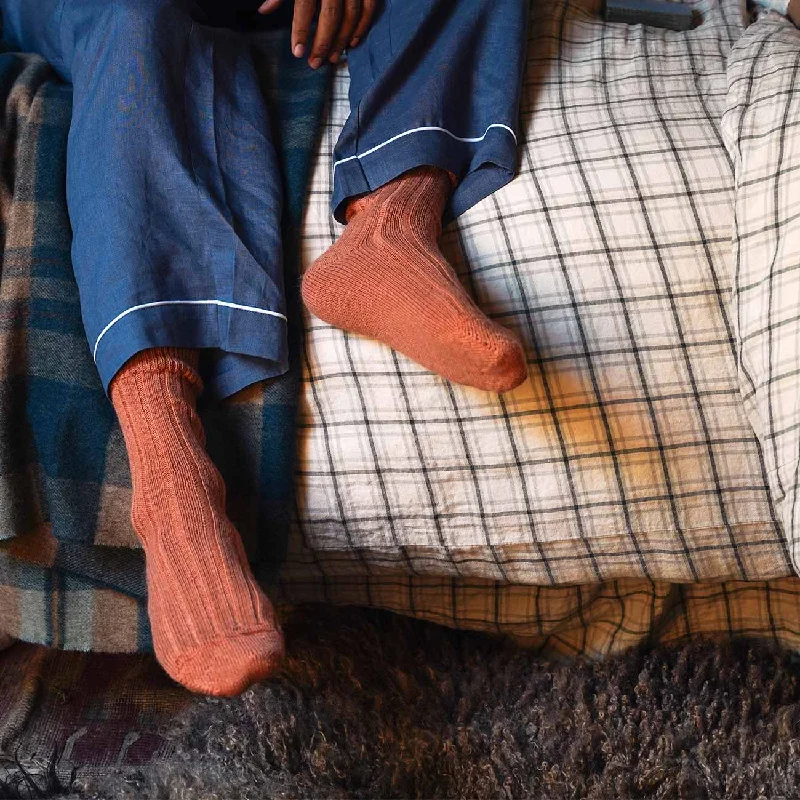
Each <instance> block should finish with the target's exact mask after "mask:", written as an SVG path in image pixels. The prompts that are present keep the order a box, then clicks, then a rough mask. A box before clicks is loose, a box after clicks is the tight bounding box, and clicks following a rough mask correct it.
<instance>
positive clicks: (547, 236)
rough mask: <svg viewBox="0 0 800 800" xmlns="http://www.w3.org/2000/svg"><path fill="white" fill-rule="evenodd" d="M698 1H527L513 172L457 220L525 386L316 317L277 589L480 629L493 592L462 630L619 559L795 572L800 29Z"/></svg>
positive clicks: (339, 104)
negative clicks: (622, 19)
mask: <svg viewBox="0 0 800 800" xmlns="http://www.w3.org/2000/svg"><path fill="white" fill-rule="evenodd" d="M698 9H699V10H700V11H701V13H702V15H703V24H702V25H701V26H700V27H698V28H697V29H695V30H693V31H691V32H688V33H673V32H666V31H662V30H658V29H654V28H642V27H641V26H636V27H628V26H625V25H619V24H613V25H612V24H606V23H604V22H603V21H602V20H601V19H600V18H599V14H598V13H597V9H596V7H595V6H594V5H591V4H590V3H589V2H581V1H579V2H572V3H569V4H565V3H563V2H541V3H539V2H537V3H534V4H533V6H532V19H531V28H530V41H529V52H528V72H527V79H526V83H525V89H524V97H523V113H524V120H523V132H524V142H523V144H522V146H521V148H520V167H519V176H518V177H517V178H516V180H515V181H514V182H513V183H512V184H511V185H509V186H508V187H507V188H505V189H503V190H502V191H500V192H498V193H497V194H495V195H494V196H492V197H490V198H488V199H487V200H486V201H484V202H482V203H481V204H480V205H478V206H477V207H475V208H473V209H472V210H470V211H469V212H468V213H467V214H465V215H464V216H463V217H461V218H460V219H459V220H458V221H457V223H456V225H454V226H451V228H450V229H449V230H448V232H447V234H446V237H445V240H444V242H443V249H444V250H445V252H446V254H447V255H448V256H449V257H450V259H451V260H452V262H453V263H454V264H455V266H456V268H457V270H458V273H459V275H460V277H461V279H462V280H463V281H464V283H465V284H466V285H467V287H468V288H469V290H470V291H471V292H472V294H473V296H474V297H475V298H476V299H477V301H478V303H479V304H480V305H481V307H482V308H483V309H484V310H486V312H487V313H489V314H490V315H491V316H492V317H493V318H494V319H496V320H498V321H500V322H501V323H503V324H504V325H506V326H508V327H510V328H512V329H513V330H515V331H516V332H517V333H518V334H519V336H520V338H521V339H522V340H523V342H524V343H525V346H526V349H527V354H528V361H529V366H530V380H529V381H528V382H527V383H526V384H525V385H524V386H522V387H521V388H520V389H518V390H517V391H515V392H513V393H510V394H507V395H505V396H502V397H497V396H491V395H489V394H484V393H481V392H478V391H475V390H470V389H464V388H461V387H457V386H453V385H449V384H447V383H446V382H444V381H442V380H441V379H439V378H437V377H436V376H434V375H431V374H429V373H427V372H425V371H424V370H422V369H421V368H419V367H417V366H416V365H414V364H413V363H411V362H409V361H408V360H406V359H405V358H404V357H402V356H400V355H397V354H396V353H394V352H392V351H391V350H389V349H388V348H386V347H383V346H381V345H379V344H376V343H374V342H371V341H366V340H363V339H360V338H358V337H355V336H349V335H346V334H343V333H341V332H340V331H337V330H334V329H332V328H330V327H329V326H327V325H325V324H323V323H321V322H320V321H319V320H308V321H307V330H308V336H307V342H306V350H305V355H306V374H305V384H304V404H303V415H302V419H301V447H300V464H299V470H298V481H299V488H300V491H299V498H298V514H297V527H296V531H295V535H294V537H293V539H292V542H291V546H290V553H289V558H288V562H287V566H286V569H285V572H284V591H285V592H286V594H287V595H288V596H289V597H296V598H311V597H318V598H320V599H322V598H328V599H332V600H339V601H344V602H367V603H372V604H374V605H382V606H386V607H391V608H395V609H396V610H400V611H404V612H406V613H414V614H418V615H421V616H432V617H433V618H437V619H440V620H443V621H449V622H450V623H451V624H464V622H465V620H464V619H463V618H461V616H460V615H459V612H458V609H459V608H461V609H465V608H467V607H468V606H469V598H470V597H473V598H477V597H479V596H480V597H481V598H482V599H481V600H480V602H479V603H477V605H475V604H473V606H472V608H471V610H470V611H469V613H468V616H469V619H468V620H467V622H468V624H470V625H471V626H473V627H481V623H483V624H484V626H491V627H498V626H500V627H503V625H502V623H503V622H504V621H506V620H510V619H512V618H516V616H519V614H520V613H521V612H520V609H522V608H523V607H525V608H527V609H528V617H527V618H526V619H527V621H528V622H530V621H531V620H532V619H534V617H535V615H536V614H541V613H546V609H547V602H548V600H547V598H548V597H552V596H553V595H548V594H547V592H544V591H541V590H538V589H532V588H525V587H532V586H535V585H539V586H552V585H555V584H584V585H586V584H591V585H595V586H598V587H599V586H601V585H603V586H605V587H612V588H611V589H610V591H611V595H612V596H618V595H619V591H616V589H614V588H613V587H614V586H616V584H615V579H624V580H625V581H630V580H633V579H638V580H642V579H644V581H645V584H646V585H650V586H651V587H656V586H662V585H666V584H670V583H682V582H691V581H708V582H712V581H716V582H719V581H728V580H763V579H767V578H780V577H783V576H788V575H792V574H793V570H792V567H791V558H790V548H789V546H788V540H792V541H793V537H792V532H791V530H792V529H791V524H790V523H791V519H792V518H791V514H792V513H794V514H795V520H797V518H798V517H797V514H798V511H797V507H796V503H795V502H794V494H793V492H794V491H795V489H796V484H797V462H798V457H800V453H799V452H798V446H797V442H798V439H797V436H798V430H800V425H798V422H797V421H798V418H799V417H798V414H800V400H798V398H800V393H798V392H797V386H798V374H800V373H799V371H798V366H800V362H798V351H799V350H800V348H799V347H798V344H797V342H798V341H800V338H798V335H797V327H798V324H799V323H798V316H797V315H798V311H797V309H798V308H800V303H798V286H800V280H799V279H798V270H800V265H799V264H798V252H800V243H799V238H800V237H798V225H800V223H798V222H797V220H798V219H800V196H798V194H800V193H798V192H795V195H794V196H795V200H794V201H793V202H792V203H790V200H789V198H790V196H791V193H792V186H800V178H798V177H796V175H795V172H796V173H797V174H798V175H800V172H797V167H798V166H800V139H798V138H797V133H792V132H791V130H790V129H791V127H792V126H795V128H797V129H798V130H800V101H797V100H794V101H792V102H790V98H791V91H790V88H791V86H793V85H794V81H795V80H796V77H797V73H798V62H799V61H800V55H798V54H800V33H798V32H797V31H795V29H794V28H793V27H792V26H791V25H790V24H789V23H788V22H786V21H785V20H783V19H782V18H780V17H777V16H776V15H772V16H768V17H765V18H763V19H761V20H759V21H758V22H757V23H755V24H754V25H752V26H751V27H750V28H748V29H747V32H746V33H745V35H744V36H742V34H743V32H744V28H743V20H742V18H741V12H740V6H739V3H738V2H736V0H724V2H723V3H722V5H721V6H720V5H716V4H710V5H702V6H698ZM737 40H738V43H737ZM765 40H770V43H769V44H767V45H764V41H765ZM772 40H774V42H773V41H772ZM735 43H736V44H735ZM734 44H735V46H734ZM732 48H733V49H732ZM347 81H348V79H347V73H346V70H345V69H342V70H341V71H340V72H339V74H338V76H337V78H336V81H335V86H334V91H333V96H332V101H331V107H330V120H329V123H328V125H327V127H326V130H325V135H324V136H323V141H322V142H321V144H320V152H319V157H318V161H317V165H316V170H315V174H314V179H313V187H312V196H311V202H310V204H309V207H308V211H307V217H306V223H305V240H304V245H305V254H304V260H305V262H306V263H307V264H308V263H310V262H311V261H312V260H313V258H315V257H316V256H317V255H318V254H319V253H321V252H322V251H323V250H324V249H325V248H326V247H327V246H328V245H329V244H330V243H331V242H332V241H333V240H334V239H335V237H336V235H337V226H336V224H335V223H333V222H332V220H331V217H330V214H329V210H328V206H327V201H328V197H329V195H330V188H331V186H330V183H331V169H330V168H331V161H330V153H331V150H332V146H333V143H334V141H335V139H336V136H337V133H338V130H339V128H340V127H341V125H342V123H343V121H344V119H345V117H346V115H347V112H348V103H347ZM799 82H800V81H799ZM729 83H730V92H729V86H728V85H729ZM795 94H796V93H795ZM756 108H757V109H758V111H757V113H756V112H755V111H754V110H753V109H756ZM726 109H727V111H726ZM723 116H724V117H725V124H724V125H723V122H722V121H723ZM756 120H758V121H756ZM781 131H783V133H781ZM792 136H794V139H793V140H792ZM759 137H761V138H760V140H759ZM790 140H791V143H790V144H787V142H790ZM756 141H759V142H760V144H758V147H760V148H761V150H760V151H759V153H760V155H759V157H758V158H755V157H751V156H750V155H748V153H750V152H752V150H753V148H754V147H755V146H756V144H755V143H756ZM734 165H736V167H737V173H736V176H735V175H734ZM776 170H778V172H779V174H780V176H781V177H780V179H776V178H775V174H776V173H775V171H776ZM792 170H794V171H795V172H793V171H792ZM776 186H777V188H776ZM773 198H777V201H778V206H774V205H770V204H771V203H773ZM758 203H763V206H764V209H763V213H762V212H759V216H754V215H753V214H751V212H750V209H751V208H753V207H754V204H755V205H758ZM734 211H735V212H736V213H735V214H734ZM762 217H763V219H762ZM776 221H777V222H776ZM735 222H738V225H739V228H738V230H739V232H740V235H741V237H742V238H741V241H739V242H737V246H736V247H734V244H733V235H734V229H735ZM759 231H761V233H759ZM781 232H784V233H785V235H783V233H781ZM759 237H761V238H759ZM762 239H763V240H764V241H763V242H762ZM767 240H768V241H767ZM777 240H780V241H781V244H779V245H776V244H775V242H776V241H777ZM770 247H771V248H772V250H769V248H770ZM764 248H766V249H767V250H768V251H769V252H770V253H772V254H773V255H774V254H775V253H776V252H777V256H776V257H775V258H772V257H770V258H769V259H765V257H764V256H763V250H764ZM770 275H772V276H773V279H772V280H773V282H772V284H771V289H769V290H768V289H766V288H765V287H764V281H765V280H767V281H769V280H770ZM775 275H778V276H779V277H777V278H775V277H774V276H775ZM735 279H738V283H736V285H735V286H734V281H735ZM734 288H735V291H734ZM767 291H771V297H772V298H773V301H772V303H771V304H770V301H769V299H768V298H767V299H765V297H764V295H763V293H764V292H767ZM771 313H772V314H775V313H779V314H781V315H782V316H781V317H780V319H778V318H777V317H776V318H775V321H776V324H775V325H772V323H771V322H770V321H769V320H770V319H771V318H770V317H769V314H771ZM409 324H413V321H412V320H409ZM745 328H746V332H745V333H744V335H743V334H742V331H744V330H745ZM784 331H785V332H786V333H785V335H786V336H791V337H793V338H792V340H791V343H785V342H783V336H784ZM756 351H757V352H756ZM759 359H760V360H759ZM748 381H749V382H751V383H749V382H748ZM742 382H743V388H744V390H745V395H746V401H747V402H743V398H742V393H741V391H740V383H742ZM764 387H766V388H764ZM748 413H749V417H750V418H748ZM754 414H756V415H760V417H759V418H760V419H762V420H766V422H764V423H763V424H762V425H761V427H759V428H758V430H759V433H760V435H761V439H759V438H757V437H756V435H755V434H754V431H753V427H754V426H753V424H752V419H753V415H754ZM776 415H778V417H779V418H778V419H776ZM792 415H794V416H792ZM764 426H766V427H764ZM777 449H782V450H781V454H777V455H776V453H775V451H776V450H777ZM776 458H777V459H778V460H779V461H780V462H781V464H780V466H781V467H782V468H784V471H785V472H786V475H784V474H783V473H781V474H780V479H779V478H778V474H777V473H776V472H775V463H776ZM787 464H788V466H786V465H787ZM773 475H774V480H772V483H770V481H771V478H772V476H773ZM787 487H788V488H787ZM770 489H772V494H771V492H770ZM780 491H783V492H784V495H785V497H783V498H782V497H780V496H779V495H778V494H776V492H780ZM787 509H791V510H787ZM787 524H789V529H788V530H789V532H788V534H785V533H784V530H783V526H785V525H787ZM796 524H797V523H796V522H795V525H796ZM787 537H788V540H787ZM648 581H649V582H650V583H648ZM471 587H474V591H472V589H471ZM487 587H488V588H487ZM491 587H494V589H492V588H491ZM520 587H522V588H520ZM569 591H571V592H573V599H574V598H575V597H576V596H577V594H575V592H577V591H578V590H577V589H575V588H574V587H570V588H569ZM665 591H666V590H665ZM511 592H517V594H518V597H517V600H516V601H510V600H509V599H508V598H509V596H510V593H511ZM615 592H616V594H615ZM534 596H535V597H536V603H537V604H541V603H544V604H545V607H544V608H543V607H542V606H541V605H537V607H536V609H534V608H533V606H532V605H531V604H532V602H533V601H532V598H533V597H534ZM459 598H460V599H459ZM651 601H652V598H651ZM651 601H648V602H651ZM476 602H477V601H476ZM515 603H516V605H515ZM579 605H580V603H579ZM762 605H763V604H762ZM476 609H477V610H476ZM465 613H466V612H465ZM515 615H516V616H515ZM523 616H524V614H523ZM524 621H525V620H522V622H524ZM723 627H724V626H723ZM745 627H746V626H745Z"/></svg>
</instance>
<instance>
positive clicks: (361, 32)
mask: <svg viewBox="0 0 800 800" xmlns="http://www.w3.org/2000/svg"><path fill="white" fill-rule="evenodd" d="M374 13H375V0H363V2H362V6H361V19H360V20H359V23H358V25H357V26H356V29H355V30H354V31H353V38H352V39H350V47H355V46H356V45H357V44H358V43H359V42H360V41H361V40H362V39H363V38H364V37H365V36H366V35H367V31H368V30H369V26H370V24H371V23H372V15H373V14H374Z"/></svg>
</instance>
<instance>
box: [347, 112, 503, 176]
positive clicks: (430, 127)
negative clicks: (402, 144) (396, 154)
mask: <svg viewBox="0 0 800 800" xmlns="http://www.w3.org/2000/svg"><path fill="white" fill-rule="evenodd" d="M492 128H502V129H503V130H506V131H508V132H509V133H510V134H511V135H512V136H513V137H514V142H515V143H516V141H517V134H516V133H514V131H513V130H512V129H511V128H509V127H508V125H503V124H502V123H500V122H494V123H492V124H491V125H490V126H489V127H488V128H487V129H486V130H485V131H484V132H483V136H473V137H464V136H456V135H455V134H454V133H451V132H450V131H448V130H447V128H439V127H437V126H436V125H427V126H425V127H424V128H412V129H411V130H410V131H403V133H398V134H397V136H392V138H391V139H387V140H386V141H385V142H382V143H381V144H379V145H376V146H375V147H371V148H370V149H369V150H367V151H366V152H365V153H361V154H360V155H356V156H348V157H347V158H342V159H340V160H339V161H336V162H334V164H333V169H334V171H335V170H336V167H338V166H339V164H344V163H346V162H347V161H353V160H354V159H356V158H358V159H361V158H364V156H368V155H370V154H371V153H374V152H375V151H376V150H380V149H381V148H382V147H386V145H387V144H391V143H392V142H396V141H397V140H398V139H402V138H403V137H404V136H410V135H411V134H412V133H419V132H420V131H439V133H446V134H447V135H448V136H450V137H452V138H453V139H455V140H456V141H459V142H482V141H483V140H484V139H485V138H486V135H487V134H488V133H489V131H490V130H491V129H492Z"/></svg>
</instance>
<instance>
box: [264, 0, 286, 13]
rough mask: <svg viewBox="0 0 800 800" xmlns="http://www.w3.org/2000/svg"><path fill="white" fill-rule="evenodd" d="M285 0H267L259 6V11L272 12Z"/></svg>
mask: <svg viewBox="0 0 800 800" xmlns="http://www.w3.org/2000/svg"><path fill="white" fill-rule="evenodd" d="M282 2H283V0H265V2H263V3H262V4H261V5H260V6H259V7H258V13H259V14H270V13H271V12H273V11H274V10H275V9H276V8H277V7H278V6H279V5H280V4H281V3H282Z"/></svg>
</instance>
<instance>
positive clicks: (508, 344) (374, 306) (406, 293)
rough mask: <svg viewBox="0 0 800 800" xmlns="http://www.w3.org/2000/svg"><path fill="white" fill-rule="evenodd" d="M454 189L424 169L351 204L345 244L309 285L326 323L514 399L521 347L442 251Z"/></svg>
mask: <svg viewBox="0 0 800 800" xmlns="http://www.w3.org/2000/svg"><path fill="white" fill-rule="evenodd" d="M451 190H452V183H451V179H450V176H449V174H448V173H447V172H445V171H444V170H440V169H435V168H432V167H422V168H419V169H416V170H413V171H411V172H407V173H405V174H404V175H401V176H400V177H399V178H396V179H395V180H393V181H391V182H390V183H388V184H386V185H385V186H383V187H382V188H380V189H378V190H377V191H375V192H372V193H371V194H369V195H366V196H365V197H362V198H358V199H357V200H355V201H353V202H351V203H350V206H349V208H348V213H347V218H348V224H347V227H346V228H345V230H344V233H342V235H341V237H340V238H339V241H338V242H336V244H334V245H333V247H331V248H330V249H329V250H328V251H327V252H326V253H325V254H324V255H323V256H321V257H320V258H318V259H317V260H316V261H315V262H314V264H312V265H311V267H310V269H309V270H308V272H306V274H305V276H304V277H303V300H304V301H305V304H306V305H307V306H308V308H309V309H310V310H311V311H312V312H313V313H314V314H315V315H316V316H317V317H319V318H320V319H321V320H323V321H325V322H327V323H329V324H331V325H334V326H336V327H337V328H342V329H344V330H346V331H350V332H351V333H357V334H360V335H362V336H368V337H370V338H372V339H377V340H378V341H381V342H384V343H385V344H388V345H389V346H390V347H393V348H394V349H395V350H397V351H399V352H401V353H403V354H404V355H406V356H408V357H409V358H410V359H412V360H413V361H416V362H417V363H418V364H421V365H422V366H423V367H426V368H427V369H429V370H431V371H433V372H436V373H438V374H439V375H442V376H443V377H445V378H447V379H448V380H451V381H453V382H454V383H461V384H465V385H467V386H474V387H475V388H478V389H484V390H486V391H491V392H507V391H509V390H511V389H513V388H515V387H516V386H519V385H520V384H521V383H522V382H523V381H524V380H525V378H526V377H527V365H526V362H525V353H524V351H523V349H522V346H521V345H520V343H519V342H518V341H517V339H516V337H514V336H513V335H512V334H511V333H510V332H509V331H507V330H506V329H505V328H503V327H501V326H500V325H498V324H497V323H495V322H492V321H491V320H490V319H489V318H488V317H487V316H486V315H485V314H484V313H483V312H482V311H481V310H480V309H479V308H478V307H477V306H476V305H475V304H474V303H473V302H472V300H471V299H470V298H469V296H468V295H467V293H466V292H465V291H464V288H463V287H462V286H461V284H460V283H459V281H458V278H457V277H456V275H455V272H454V271H453V268H452V267H451V266H450V264H448V263H447V261H446V260H445V259H444V257H443V256H442V254H441V252H440V251H439V247H438V244H437V241H438V238H439V235H440V233H441V219H442V212H443V211H444V206H445V204H446V202H447V198H448V197H449V194H450V192H451Z"/></svg>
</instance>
